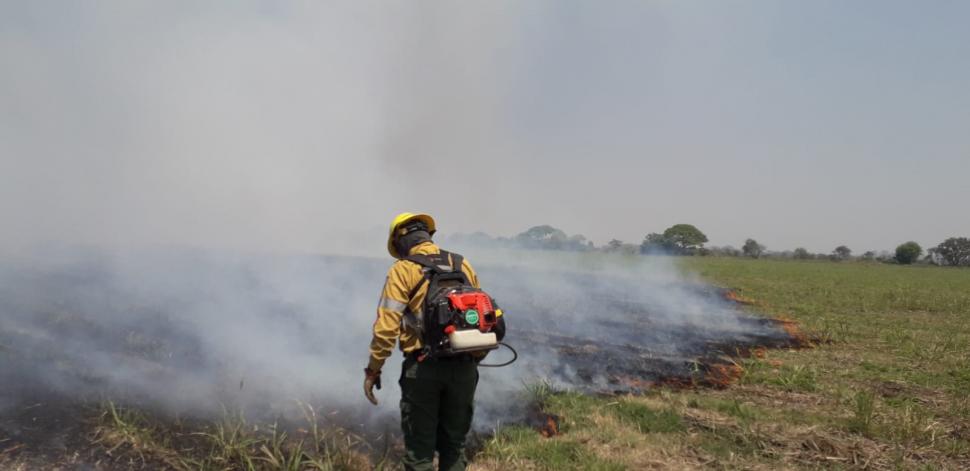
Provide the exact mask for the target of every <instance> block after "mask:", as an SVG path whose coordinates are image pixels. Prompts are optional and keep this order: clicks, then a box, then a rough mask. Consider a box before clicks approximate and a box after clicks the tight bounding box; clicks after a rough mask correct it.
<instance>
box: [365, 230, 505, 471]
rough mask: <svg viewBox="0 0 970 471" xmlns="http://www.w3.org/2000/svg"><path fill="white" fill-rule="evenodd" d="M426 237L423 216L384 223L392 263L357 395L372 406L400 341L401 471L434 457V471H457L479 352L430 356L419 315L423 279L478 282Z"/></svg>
mask: <svg viewBox="0 0 970 471" xmlns="http://www.w3.org/2000/svg"><path fill="white" fill-rule="evenodd" d="M434 232H435V223H434V220H433V219H432V218H431V217H430V216H427V215H423V214H417V215H416V214H410V213H404V214H401V215H399V216H398V217H397V218H395V220H394V222H393V223H392V224H391V230H390V233H389V236H388V252H389V253H390V254H391V255H392V256H393V257H394V258H397V259H398V260H397V261H396V262H395V263H394V265H392V266H391V269H390V270H389V271H388V275H387V280H386V281H385V283H384V289H383V291H382V293H381V298H380V302H379V305H378V309H377V320H376V321H375V322H374V332H373V338H372V340H371V346H370V359H369V361H368V366H367V368H366V369H365V380H364V393H365V395H366V396H367V399H368V400H370V401H371V402H372V403H374V404H377V399H376V398H375V397H374V395H373V388H374V387H375V386H376V387H377V388H378V389H380V372H381V368H382V367H383V365H384V362H385V361H386V360H387V358H388V357H389V356H390V355H391V353H392V351H393V349H394V345H395V343H400V347H401V351H402V352H403V353H404V357H405V359H404V365H403V366H402V371H401V378H400V380H399V384H400V386H401V427H402V430H403V432H404V442H405V447H406V449H407V454H406V456H405V457H404V466H405V469H415V470H430V469H433V467H432V466H433V465H432V460H433V458H434V453H435V451H437V452H438V455H439V466H440V469H442V470H461V469H465V464H466V461H465V457H464V443H465V436H466V435H467V434H468V430H469V428H470V427H471V422H472V416H473V413H474V398H475V388H476V386H477V384H478V368H477V364H478V361H479V360H480V359H481V358H482V357H483V356H484V352H472V353H458V354H449V355H432V354H430V353H431V351H430V348H428V347H429V346H427V345H425V344H424V338H423V337H424V334H425V332H424V326H423V321H422V317H421V316H422V315H424V314H426V313H425V312H423V311H424V310H425V301H426V297H427V296H428V290H429V285H430V283H429V282H428V280H429V276H431V275H430V273H432V272H438V271H442V272H454V273H458V272H460V273H461V274H464V277H463V278H464V280H467V283H468V284H469V285H470V286H471V287H473V288H475V289H478V288H479V282H478V276H477V275H476V274H475V271H474V269H473V268H472V267H471V264H470V263H468V261H467V260H465V259H464V257H461V256H458V255H457V254H451V253H448V252H444V251H442V250H441V249H440V248H439V247H438V246H437V245H435V244H434V243H433V242H432V240H431V236H432V235H433V234H434ZM408 258H410V260H409V259H408ZM428 261H432V262H433V264H432V263H429V262H428ZM436 267H437V268H436ZM499 313H500V311H499ZM504 327H505V325H504V319H502V318H501V317H499V318H498V319H497V323H496V325H495V329H494V331H495V334H496V335H497V337H498V338H499V340H501V337H502V336H503V335H504V331H505V328H504Z"/></svg>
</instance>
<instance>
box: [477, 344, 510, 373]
mask: <svg viewBox="0 0 970 471" xmlns="http://www.w3.org/2000/svg"><path fill="white" fill-rule="evenodd" d="M498 344H499V345H501V346H503V347H505V348H507V349H509V350H511V351H512V359H511V360H509V361H507V362H505V363H496V364H490V365H485V364H482V363H479V364H478V366H481V367H483V368H501V367H503V366H509V365H511V364H512V363H515V360H518V359H519V352H516V351H515V349H514V348H512V346H511V345H509V344H507V343H504V342H499V343H498Z"/></svg>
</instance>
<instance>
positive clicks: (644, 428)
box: [610, 401, 685, 433]
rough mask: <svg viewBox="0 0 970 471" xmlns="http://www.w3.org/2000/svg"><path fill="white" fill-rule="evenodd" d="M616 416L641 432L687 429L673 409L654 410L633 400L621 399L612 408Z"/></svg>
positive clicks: (666, 431)
mask: <svg viewBox="0 0 970 471" xmlns="http://www.w3.org/2000/svg"><path fill="white" fill-rule="evenodd" d="M610 412H611V413H612V414H613V416H615V417H616V418H618V419H620V421H621V422H624V423H626V424H628V425H631V426H633V427H635V428H636V429H637V431H638V432H640V433H673V432H682V431H684V430H685V427H684V423H683V420H682V419H681V417H680V414H677V413H676V412H675V411H672V410H669V409H667V410H654V409H653V408H651V407H649V406H646V405H644V404H640V403H637V402H632V401H619V402H618V403H616V405H615V406H613V407H611V408H610Z"/></svg>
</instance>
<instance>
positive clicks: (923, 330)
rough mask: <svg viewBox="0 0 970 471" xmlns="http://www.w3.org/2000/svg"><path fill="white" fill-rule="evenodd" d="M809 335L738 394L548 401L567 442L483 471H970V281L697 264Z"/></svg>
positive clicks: (804, 266) (510, 438) (517, 430)
mask: <svg viewBox="0 0 970 471" xmlns="http://www.w3.org/2000/svg"><path fill="white" fill-rule="evenodd" d="M680 266H681V268H682V269H683V270H684V271H685V272H687V273H689V274H696V275H699V276H700V277H702V278H704V279H705V280H707V281H709V282H712V283H714V284H717V285H720V286H724V287H730V288H733V289H735V290H737V291H738V292H739V293H740V294H741V295H742V296H743V297H745V298H748V299H750V300H753V301H754V304H753V305H752V306H751V307H750V309H751V310H752V311H753V312H756V313H759V314H762V315H767V316H773V317H786V318H790V319H793V320H795V321H797V322H798V323H799V324H801V325H802V327H803V329H804V331H805V332H806V333H807V334H808V335H809V336H810V337H811V338H813V339H815V340H816V346H815V347H814V348H811V349H804V350H792V351H769V352H768V353H767V354H766V355H765V356H764V357H762V358H750V359H745V360H742V363H741V366H742V367H743V369H744V374H743V376H742V377H741V379H740V382H739V384H736V385H734V386H732V387H729V388H727V389H723V390H710V389H706V390H671V389H659V390H655V391H653V392H651V393H649V394H646V395H644V396H638V397H632V396H631V397H589V396H584V395H580V394H576V393H574V392H569V391H558V392H555V391H549V390H548V388H543V387H537V388H536V390H537V391H538V393H537V399H538V400H539V401H540V402H541V404H542V407H543V408H544V410H545V411H547V412H549V413H552V414H556V415H559V416H560V417H561V418H562V424H561V425H562V426H561V430H562V433H561V434H560V435H558V436H555V437H553V438H543V437H541V436H539V435H537V434H536V433H535V432H533V431H531V430H528V429H523V428H521V427H514V426H513V427H506V428H503V429H500V430H497V431H496V434H495V436H494V437H493V438H492V439H491V440H490V441H488V442H487V443H486V445H485V447H484V449H483V451H482V452H481V453H480V454H479V456H478V458H477V459H476V463H475V467H476V469H510V468H515V469H557V470H558V469H604V470H606V469H649V468H657V469H671V468H685V469H686V468H698V467H707V468H715V469H816V468H832V469H970V399H968V397H967V391H968V390H970V362H968V360H970V270H961V269H946V268H938V267H923V266H892V265H883V264H867V263H832V262H796V261H771V260H750V259H737V258H685V259H682V260H680Z"/></svg>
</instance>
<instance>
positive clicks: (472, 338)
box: [448, 329, 498, 351]
mask: <svg viewBox="0 0 970 471" xmlns="http://www.w3.org/2000/svg"><path fill="white" fill-rule="evenodd" d="M448 341H449V342H450V343H451V348H452V350H455V351H472V350H489V349H493V348H496V347H498V339H497V338H496V337H495V332H488V333H482V332H481V331H479V330H476V329H470V330H456V331H454V332H452V333H450V334H448Z"/></svg>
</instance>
